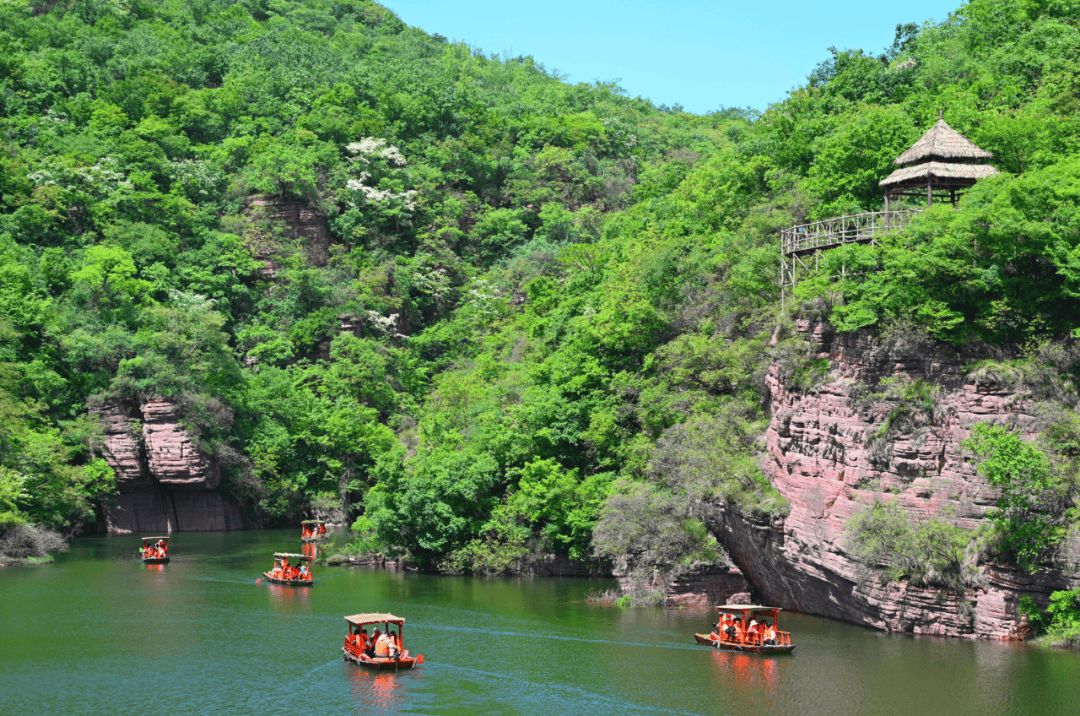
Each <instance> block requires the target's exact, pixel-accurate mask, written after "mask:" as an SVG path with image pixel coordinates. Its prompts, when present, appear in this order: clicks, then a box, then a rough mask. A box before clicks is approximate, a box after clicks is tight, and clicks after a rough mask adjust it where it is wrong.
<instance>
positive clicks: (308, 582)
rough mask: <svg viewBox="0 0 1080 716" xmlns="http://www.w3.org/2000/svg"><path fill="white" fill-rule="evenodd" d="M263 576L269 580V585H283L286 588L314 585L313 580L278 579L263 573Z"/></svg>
mask: <svg viewBox="0 0 1080 716" xmlns="http://www.w3.org/2000/svg"><path fill="white" fill-rule="evenodd" d="M263 576H264V577H266V578H267V579H268V580H270V583H271V584H284V585H285V586H287V587H310V586H311V585H312V584H315V580H314V579H278V578H277V577H271V576H270V573H269V572H263Z"/></svg>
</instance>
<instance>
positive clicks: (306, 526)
mask: <svg viewBox="0 0 1080 716" xmlns="http://www.w3.org/2000/svg"><path fill="white" fill-rule="evenodd" d="M328 538H329V536H328V535H327V534H326V522H325V521H324V520H304V521H303V522H301V523H300V541H301V542H322V541H323V540H326V539H328Z"/></svg>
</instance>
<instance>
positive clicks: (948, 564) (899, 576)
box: [844, 500, 977, 595]
mask: <svg viewBox="0 0 1080 716" xmlns="http://www.w3.org/2000/svg"><path fill="white" fill-rule="evenodd" d="M844 532H845V542H846V545H847V547H848V549H849V550H851V553H852V554H853V555H854V556H855V557H856V558H857V559H859V560H860V561H862V562H863V563H865V564H866V565H867V566H868V567H870V568H871V569H872V570H874V571H876V572H877V573H878V574H879V575H880V576H881V577H882V578H883V579H884V580H885V581H887V582H899V581H901V580H904V579H907V580H908V581H910V582H911V583H912V584H915V585H917V586H922V587H941V588H943V589H946V590H948V591H952V592H956V593H957V594H961V595H962V594H964V592H965V591H966V589H967V588H968V587H970V586H972V585H973V584H974V582H975V579H976V575H977V571H976V570H975V568H974V567H973V566H972V565H971V564H970V562H972V561H973V557H974V556H973V554H972V550H971V549H970V546H971V545H972V543H973V541H974V540H973V538H974V537H975V536H977V535H976V533H974V532H973V531H971V530H963V529H960V528H959V527H956V526H955V525H951V524H949V523H948V522H944V521H942V520H938V519H929V520H922V521H916V520H914V519H912V518H911V517H910V516H908V514H907V513H906V512H904V510H903V508H901V507H900V506H899V504H897V503H896V502H889V503H884V504H883V503H881V502H878V501H876V500H875V502H874V504H873V506H871V507H870V508H869V509H866V510H864V511H862V512H858V513H856V514H854V515H852V516H851V518H850V519H849V520H848V521H847V524H846V525H845V526H844Z"/></svg>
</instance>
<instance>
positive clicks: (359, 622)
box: [341, 613, 424, 671]
mask: <svg viewBox="0 0 1080 716" xmlns="http://www.w3.org/2000/svg"><path fill="white" fill-rule="evenodd" d="M345 621H346V622H348V624H349V631H348V633H347V634H345V646H343V647H341V653H342V654H344V655H345V661H351V662H353V663H355V664H358V665H360V666H363V667H365V668H368V669H375V670H377V671H398V670H399V669H411V668H413V667H415V666H417V665H419V664H423V663H424V655H423V654H417V655H416V656H410V655H409V650H408V649H406V648H405V642H404V636H403V635H402V632H403V630H404V628H405V620H404V619H402V618H401V617H395V616H394V615H393V614H379V613H369V614H353V615H352V616H351V617H345ZM369 624H375V625H379V624H382V625H383V628H382V629H380V630H379V631H380V632H381V633H383V634H391V633H392V632H391V631H390V625H391V624H397V638H398V645H399V646H400V650H396V649H391V650H388V651H390V653H389V654H388V655H386V656H380V655H378V653H377V652H378V651H379V650H378V649H376V648H375V645H373V644H372V643H371V639H372V637H373V636H374V631H373V632H372V634H366V630H365V635H364V636H363V637H362V638H361V640H360V642H361V643H360V644H357V636H358V635H360V632H361V630H362V629H364V627H365V626H367V625H369ZM376 629H378V626H376ZM365 643H367V644H368V649H366V650H365V649H364V648H363V644H365ZM395 652H396V653H395Z"/></svg>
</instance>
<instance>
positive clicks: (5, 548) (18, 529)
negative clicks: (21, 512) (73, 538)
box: [0, 523, 68, 561]
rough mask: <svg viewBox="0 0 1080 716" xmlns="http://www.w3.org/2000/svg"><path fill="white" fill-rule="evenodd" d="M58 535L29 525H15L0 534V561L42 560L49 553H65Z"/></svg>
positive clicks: (63, 541)
mask: <svg viewBox="0 0 1080 716" xmlns="http://www.w3.org/2000/svg"><path fill="white" fill-rule="evenodd" d="M67 549H68V543H67V540H65V539H64V538H63V537H62V536H61V535H60V534H59V533H57V532H53V531H52V530H50V529H46V528H44V527H38V526H35V525H31V524H25V523H24V524H17V525H14V526H12V527H9V528H7V529H6V530H4V531H3V533H2V534H0V561H31V560H44V559H47V558H49V557H50V553H51V552H66V551H67Z"/></svg>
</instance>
